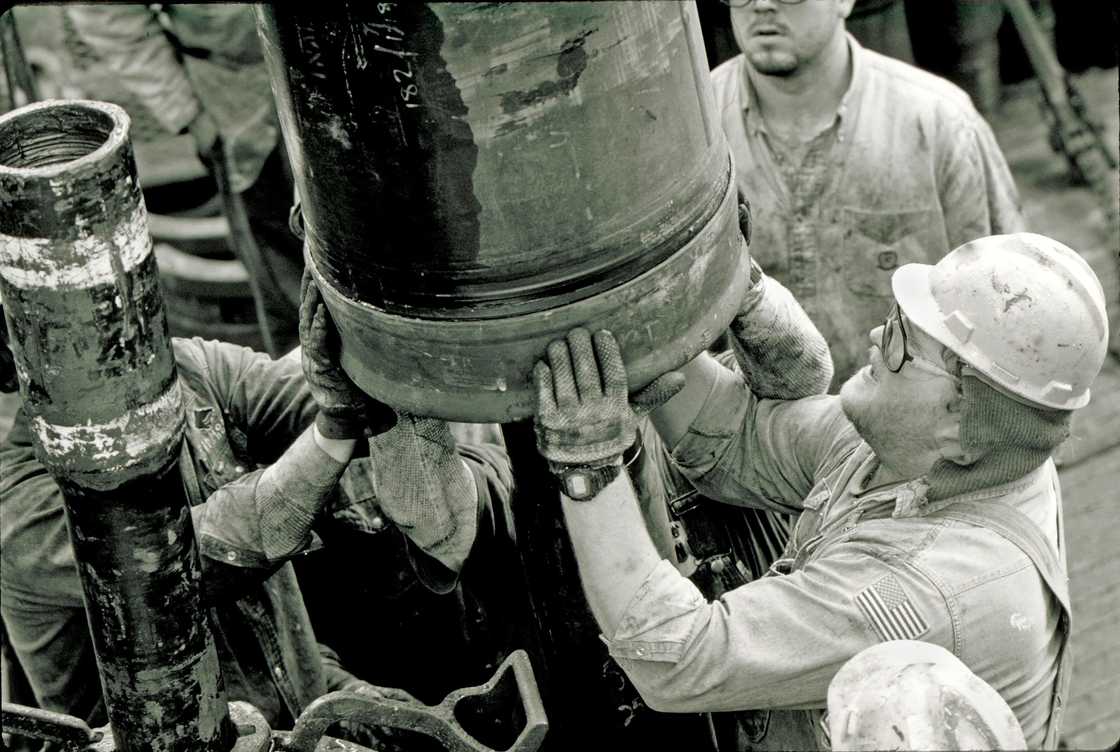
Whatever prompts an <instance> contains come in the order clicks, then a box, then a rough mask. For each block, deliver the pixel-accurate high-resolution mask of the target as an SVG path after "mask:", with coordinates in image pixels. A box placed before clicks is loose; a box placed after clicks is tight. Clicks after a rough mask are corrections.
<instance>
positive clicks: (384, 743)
mask: <svg viewBox="0 0 1120 752" xmlns="http://www.w3.org/2000/svg"><path fill="white" fill-rule="evenodd" d="M339 690H340V691H343V692H354V693H355V694H359V695H361V696H363V697H368V698H370V699H372V700H381V699H389V700H397V701H399V702H407V703H412V704H414V705H418V706H420V707H426V706H425V705H424V704H423V703H421V702H420V701H419V700H417V699H416V698H415V697H413V696H412V695H411V694H409V693H408V692H406V691H405V690H403V689H398V688H397V687H379V686H377V685H376V684H370V683H369V682H367V681H362V680H361V679H359V678H357V677H354V678H352V679H349V680H348V681H346V683H345V684H343V685H342V686H341V687H339ZM337 732H341V733H337ZM337 732H336V733H335V734H334V736H337V737H340V738H342V739H343V740H344V741H349V742H354V743H356V744H361V745H362V746H364V747H369V748H370V749H371V750H379V751H380V752H397V751H398V750H399V751H400V752H404V750H407V749H408V742H409V741H411V740H410V739H409V738H408V736H407V735H402V734H399V733H397V730H396V729H392V728H386V727H384V726H377V725H371V724H364V723H359V722H355V721H339V723H338V726H337Z"/></svg>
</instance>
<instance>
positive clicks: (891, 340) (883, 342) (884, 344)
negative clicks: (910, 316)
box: [879, 302, 957, 379]
mask: <svg viewBox="0 0 1120 752" xmlns="http://www.w3.org/2000/svg"><path fill="white" fill-rule="evenodd" d="M906 337H907V335H906V325H905V324H904V323H903V321H902V311H901V310H900V309H899V307H898V303H897V302H896V303H895V304H894V305H892V306H891V310H890V313H888V314H887V319H886V321H884V322H883V334H882V337H881V339H880V340H879V351H880V352H881V353H882V354H883V365H885V366H886V367H887V370H888V371H890V372H891V373H898V372H899V371H901V370H902V367H903V366H905V365H906V364H907V363H912V364H913V365H914V367H915V368H917V369H918V370H919V371H925V372H926V373H931V374H934V375H936V376H948V377H949V378H951V379H956V378H957V377H956V376H955V375H953V374H952V373H949V372H948V371H946V370H945V369H944V368H942V367H941V366H939V365H937V364H936V363H934V362H932V361H930V360H926V359H925V358H923V357H921V356H920V355H913V354H911V353H910V351H909V348H907V346H906Z"/></svg>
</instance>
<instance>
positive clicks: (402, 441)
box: [369, 413, 478, 572]
mask: <svg viewBox="0 0 1120 752" xmlns="http://www.w3.org/2000/svg"><path fill="white" fill-rule="evenodd" d="M369 457H370V462H371V465H372V467H373V473H374V479H375V481H374V483H375V488H376V492H377V501H378V504H380V506H381V511H382V512H384V513H385V516H386V517H388V518H389V519H390V520H392V521H393V523H394V524H395V525H396V526H397V527H398V528H400V530H401V532H403V533H404V534H405V535H407V536H408V537H409V539H411V540H412V542H413V543H415V544H416V545H417V546H418V547H419V548H420V549H422V550H423V551H425V552H426V553H427V554H428V555H429V556H432V557H434V558H436V559H438V560H439V561H440V562H441V563H442V564H444V565H445V566H446V567H448V568H449V569H451V570H453V571H455V572H458V571H459V570H460V569H462V567H463V564H464V563H465V562H466V560H467V555H468V554H469V553H470V550H471V546H472V545H473V544H474V538H475V534H476V533H477V532H478V489H477V487H476V486H475V480H474V475H473V474H472V473H471V471H470V470H469V469H468V468H467V466H466V464H465V463H464V462H463V460H462V458H461V457H460V456H459V453H458V452H457V451H456V444H455V439H454V438H453V437H452V436H451V429H450V428H449V427H448V425H447V422H446V421H443V420H439V419H437V418H421V417H417V416H415V415H409V414H407V413H398V414H397V423H396V425H395V426H394V427H393V429H392V430H390V431H388V432H387V433H383V434H381V435H379V436H375V437H373V438H372V439H370V442H369Z"/></svg>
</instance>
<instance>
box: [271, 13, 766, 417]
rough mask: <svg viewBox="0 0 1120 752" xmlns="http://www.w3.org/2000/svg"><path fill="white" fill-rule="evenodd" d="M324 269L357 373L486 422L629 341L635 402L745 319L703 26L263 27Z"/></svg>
mask: <svg viewBox="0 0 1120 752" xmlns="http://www.w3.org/2000/svg"><path fill="white" fill-rule="evenodd" d="M258 18H259V21H260V24H261V31H262V35H263V37H264V40H265V44H264V49H265V52H266V58H267V59H268V62H269V66H270V72H271V75H272V77H273V83H274V88H275V90H276V92H277V99H278V109H279V111H280V115H281V123H282V125H283V130H284V137H285V143H286V145H287V148H288V151H289V154H290V155H291V158H292V163H293V168H294V172H295V175H296V181H297V183H298V184H299V189H300V195H301V197H302V205H303V214H304V220H305V228H306V232H307V248H308V255H309V264H310V266H311V267H312V268H313V270H314V272H315V274H316V279H317V280H318V282H319V283H320V287H321V288H323V291H324V297H325V300H326V303H327V305H328V307H329V308H330V309H331V312H332V314H333V315H334V318H335V321H336V323H337V324H338V326H339V329H340V332H341V334H342V339H343V367H344V368H345V369H346V370H347V372H348V373H349V374H350V375H351V377H353V378H354V380H355V381H356V382H357V383H358V384H359V385H360V386H361V387H362V388H363V389H365V390H366V391H368V392H369V393H371V394H374V395H376V396H377V397H378V398H380V399H382V400H384V401H386V402H389V403H391V404H393V405H395V406H398V407H401V408H404V409H407V410H410V411H412V412H419V413H421V414H435V415H439V416H440V417H444V418H449V419H454V420H461V421H467V422H489V421H507V420H516V419H519V418H523V417H526V416H528V415H529V414H530V413H531V408H532V393H531V389H530V384H529V372H530V370H531V368H532V365H533V363H534V362H535V360H536V359H537V358H539V357H540V355H541V353H543V352H544V349H545V345H546V344H547V342H548V341H549V340H551V339H553V338H555V337H556V336H561V335H563V333H564V332H566V331H567V330H568V329H570V328H572V327H573V326H576V325H586V326H590V327H592V328H600V327H607V328H611V329H612V330H613V331H614V332H615V334H616V336H617V337H618V339H619V342H620V344H621V345H622V348H623V355H624V357H625V358H626V360H627V365H628V370H629V372H630V374H631V377H632V379H633V380H634V382H635V384H634V386H641V385H643V384H644V383H647V382H648V381H649V380H651V379H653V378H654V377H656V376H658V375H660V374H661V373H663V372H664V371H665V370H668V369H670V368H674V367H678V366H680V365H681V364H683V363H684V362H685V361H687V360H688V359H689V358H691V357H692V356H694V355H695V354H696V353H697V352H699V350H701V349H703V348H704V347H705V346H706V345H707V344H708V343H710V342H711V341H712V340H713V339H714V338H715V337H716V336H718V334H719V333H720V331H722V329H723V328H724V327H725V326H726V324H727V322H728V321H729V320H730V318H731V317H732V316H733V315H734V312H735V309H736V308H737V306H738V303H739V301H740V296H741V294H742V292H743V285H745V282H746V277H745V267H744V265H743V260H744V258H745V255H746V253H745V247H744V246H743V245H742V244H741V241H740V237H739V233H738V227H737V221H736V207H735V203H736V202H735V190H734V181H732V180H731V175H732V166H731V163H730V158H729V155H728V153H727V148H726V144H725V142H724V138H723V134H722V131H721V129H720V127H719V124H718V122H717V118H716V115H715V110H714V106H713V103H712V98H711V92H710V84H709V81H708V70H707V65H706V62H705V60H704V56H703V43H702V40H701V35H700V31H699V24H698V19H697V17H696V12H695V8H694V7H693V6H692V5H691V4H687V3H675V2H662V3H648V2H619V3H587V2H584V3H580V2H572V3H432V4H419V3H415V4H410V3H366V4H358V3H339V4H337V5H332V6H331V10H330V11H324V10H323V9H322V8H318V7H316V8H315V9H311V8H310V7H308V6H296V5H292V6H280V5H273V6H271V7H262V9H261V10H260V12H259V16H258Z"/></svg>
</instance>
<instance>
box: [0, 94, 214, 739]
mask: <svg viewBox="0 0 1120 752" xmlns="http://www.w3.org/2000/svg"><path fill="white" fill-rule="evenodd" d="M128 129H129V120H128V116H127V115H126V114H125V112H124V111H123V110H122V109H120V108H119V107H116V106H115V105H111V104H106V103H102V102H87V101H48V102H42V103H38V104H34V105H29V106H27V107H24V108H22V109H19V110H15V111H13V112H10V113H7V114H6V115H4V116H2V117H0V206H2V207H3V211H0V294H2V295H3V299H4V310H5V315H6V317H7V326H8V327H9V332H10V334H11V342H12V349H13V352H14V355H15V360H16V368H17V371H18V374H19V381H20V391H21V393H22V395H23V400H24V409H25V410H26V411H27V413H28V417H29V419H30V423H31V426H32V428H33V430H34V434H35V442H36V451H37V452H38V454H39V456H40V458H41V459H42V461H43V463H44V465H46V467H47V468H48V469H49V470H50V472H51V474H52V475H53V476H54V478H55V479H56V480H57V481H58V484H59V486H60V487H61V488H62V491H63V495H64V497H65V508H66V516H67V520H68V521H69V528H70V537H71V543H72V544H73V547H74V554H75V558H76V560H77V562H78V573H79V576H80V577H81V581H82V588H83V591H84V595H85V602H86V612H87V614H88V617H89V621H90V630H91V632H92V635H93V644H94V650H95V652H96V654H97V662H98V667H99V669H100V672H101V681H102V687H103V689H104V693H105V700H106V705H107V707H108V711H109V720H110V723H111V725H112V727H113V732H114V736H115V738H116V743H117V748H118V749H122V750H141V749H143V750H160V751H162V750H228V749H230V747H231V746H232V744H233V741H234V735H235V733H236V732H235V731H234V730H233V727H232V726H231V725H230V721H229V710H228V707H227V703H226V697H225V690H224V686H223V683H222V677H221V672H220V669H219V665H218V657H217V653H216V651H215V647H214V640H213V636H212V635H211V633H210V630H209V626H208V624H207V621H206V614H205V611H204V609H203V607H202V598H201V587H200V576H201V569H200V562H199V554H198V547H197V545H196V542H195V538H194V530H193V527H192V525H191V517H190V509H189V503H188V501H187V497H186V494H185V491H184V488H183V484H182V481H181V478H180V474H179V468H178V458H179V452H180V446H181V443H182V436H183V408H182V394H181V392H180V388H179V383H178V381H177V378H176V374H175V363H174V360H173V358H172V353H171V346H170V344H171V343H170V339H169V335H168V332H167V322H166V319H165V317H164V311H163V299H162V297H161V295H160V290H159V278H158V274H157V269H156V263H155V257H154V255H153V254H152V243H151V238H150V236H149V234H148V224H147V213H146V211H145V208H144V202H143V197H142V195H141V192H140V186H139V183H138V181H137V179H136V166H135V162H134V159H133V154H132V146H131V142H130V141H129V135H128V134H129V130H128Z"/></svg>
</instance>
